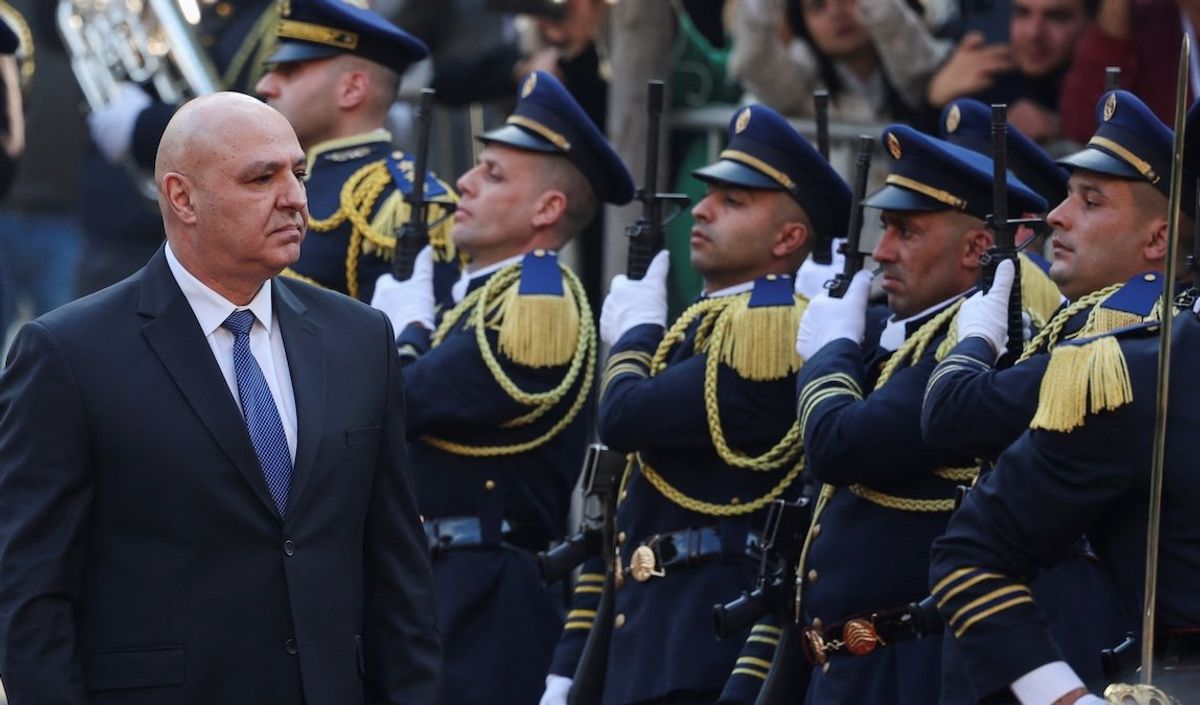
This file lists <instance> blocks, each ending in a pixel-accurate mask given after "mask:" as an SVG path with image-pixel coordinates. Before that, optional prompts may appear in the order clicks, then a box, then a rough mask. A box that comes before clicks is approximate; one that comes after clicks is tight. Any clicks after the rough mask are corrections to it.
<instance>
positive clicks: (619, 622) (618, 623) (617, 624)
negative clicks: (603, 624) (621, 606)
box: [613, 614, 625, 629]
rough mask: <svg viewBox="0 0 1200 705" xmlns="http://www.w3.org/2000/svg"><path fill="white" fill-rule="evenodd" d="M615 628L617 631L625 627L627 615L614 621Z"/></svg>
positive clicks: (619, 616)
mask: <svg viewBox="0 0 1200 705" xmlns="http://www.w3.org/2000/svg"><path fill="white" fill-rule="evenodd" d="M613 626H614V627H616V628H617V629H620V628H621V627H623V626H625V615H624V614H619V615H617V617H616V619H614V620H613Z"/></svg>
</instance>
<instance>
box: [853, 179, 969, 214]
mask: <svg viewBox="0 0 1200 705" xmlns="http://www.w3.org/2000/svg"><path fill="white" fill-rule="evenodd" d="M863 205H864V206H866V207H867V208H878V209H879V210H883V211H949V210H954V209H953V208H951V207H950V206H948V205H946V204H945V203H942V202H941V201H938V200H936V199H933V198H930V197H928V196H922V195H921V194H919V193H917V192H915V191H909V190H908V189H906V188H900V187H899V186H893V185H891V184H887V185H885V186H884V187H883V188H881V189H879V190H878V191H876V192H875V193H873V194H871V195H870V196H868V197H867V199H866V200H865V201H863Z"/></svg>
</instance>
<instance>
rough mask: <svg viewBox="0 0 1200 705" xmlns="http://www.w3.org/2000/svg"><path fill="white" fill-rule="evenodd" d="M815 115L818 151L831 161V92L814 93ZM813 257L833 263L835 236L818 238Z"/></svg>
mask: <svg viewBox="0 0 1200 705" xmlns="http://www.w3.org/2000/svg"><path fill="white" fill-rule="evenodd" d="M813 115H814V116H815V119H814V122H815V123H816V126H817V151H818V152H820V154H821V157H823V158H824V159H825V161H829V91H813ZM811 256H812V258H813V261H814V262H816V263H817V264H829V263H830V262H833V236H832V235H830V234H825V235H823V236H821V237H819V238H817V241H816V243H815V246H814V247H813V251H812V255H811Z"/></svg>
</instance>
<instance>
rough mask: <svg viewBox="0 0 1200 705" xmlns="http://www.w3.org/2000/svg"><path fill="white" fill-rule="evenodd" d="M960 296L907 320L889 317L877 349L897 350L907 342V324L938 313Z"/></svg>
mask: <svg viewBox="0 0 1200 705" xmlns="http://www.w3.org/2000/svg"><path fill="white" fill-rule="evenodd" d="M961 297H962V294H958V295H957V296H951V297H950V298H948V299H946V300H945V301H943V302H941V303H940V304H935V305H933V306H930V307H929V308H927V309H925V310H924V311H922V312H920V313H915V314H913V315H911V316H909V317H908V318H899V319H898V318H896V316H895V315H892V316H889V317H888V319H887V323H885V324H884V326H883V332H882V333H881V334H880V335H879V347H881V348H883V349H884V350H887V351H889V352H891V351H895V350H899V349H900V346H901V345H903V344H904V341H905V340H908V324H909V323H911V322H912V321H918V320H920V319H922V318H924V317H925V316H928V315H929V314H931V313H933V312H935V311H940V310H942V309H944V308H946V307H947V306H949V305H950V304H952V303H954V302H955V301H958V300H959V299H960V298H961Z"/></svg>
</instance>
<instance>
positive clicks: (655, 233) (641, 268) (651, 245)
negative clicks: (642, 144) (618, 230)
mask: <svg viewBox="0 0 1200 705" xmlns="http://www.w3.org/2000/svg"><path fill="white" fill-rule="evenodd" d="M662 111H663V82H662V81H657V80H654V81H649V83H648V85H647V89H646V171H645V180H644V181H643V182H642V187H641V188H640V189H638V191H637V193H636V194H635V195H634V199H635V200H638V201H641V203H642V216H641V217H640V218H638V220H637V222H635V223H634V224H632V225H630V226H628V227H626V228H625V234H626V235H628V236H629V258H628V263H627V264H626V268H625V274H626V276H628V277H629V278H630V279H641V278H642V277H644V276H646V270H647V269H649V267H650V260H652V259H654V256H655V255H657V254H658V252H659V250H661V249H662V248H663V226H664V224H665V223H664V222H663V203H665V202H668V201H670V202H673V203H681V204H682V206H686V205H687V204H688V203H689V202H690V200H691V199H689V198H688V197H687V196H685V195H683V194H679V193H659V192H658V138H659V131H660V130H659V127H660V124H661V122H662Z"/></svg>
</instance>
